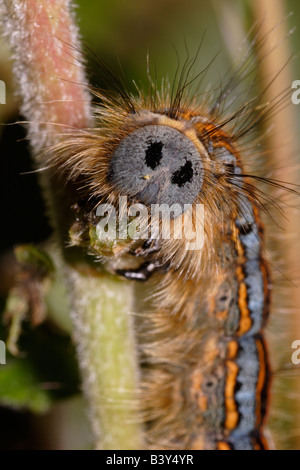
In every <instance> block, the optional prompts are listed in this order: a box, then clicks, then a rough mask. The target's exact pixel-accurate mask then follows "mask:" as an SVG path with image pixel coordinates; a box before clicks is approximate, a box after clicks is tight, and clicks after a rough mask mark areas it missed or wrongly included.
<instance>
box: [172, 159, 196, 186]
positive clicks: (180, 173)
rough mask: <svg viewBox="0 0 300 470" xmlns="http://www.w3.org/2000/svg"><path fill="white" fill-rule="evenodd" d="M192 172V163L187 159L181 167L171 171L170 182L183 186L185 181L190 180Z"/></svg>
mask: <svg viewBox="0 0 300 470" xmlns="http://www.w3.org/2000/svg"><path fill="white" fill-rule="evenodd" d="M193 173H194V172H193V167H192V164H191V162H190V160H188V161H187V162H186V163H185V164H184V165H183V166H182V167H180V168H179V170H177V171H175V172H174V173H173V176H172V178H171V183H172V184H177V186H179V187H180V188H181V186H183V185H184V184H185V183H188V182H190V181H192V179H193Z"/></svg>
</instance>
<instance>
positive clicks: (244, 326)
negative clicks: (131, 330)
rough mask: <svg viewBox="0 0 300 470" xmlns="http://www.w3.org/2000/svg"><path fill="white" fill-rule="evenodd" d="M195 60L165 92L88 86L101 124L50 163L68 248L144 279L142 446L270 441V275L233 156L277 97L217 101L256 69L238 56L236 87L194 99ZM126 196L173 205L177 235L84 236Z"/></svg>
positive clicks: (246, 177)
mask: <svg viewBox="0 0 300 470" xmlns="http://www.w3.org/2000/svg"><path fill="white" fill-rule="evenodd" d="M196 60H197V57H196V58H194V59H189V58H188V57H187V59H186V62H185V63H184V65H183V67H182V69H181V71H180V73H179V78H178V81H177V82H176V78H175V83H174V84H173V85H170V84H168V83H164V85H163V88H162V89H161V90H158V89H157V85H156V84H154V83H153V82H152V81H151V78H150V79H149V80H150V90H151V92H150V96H149V97H145V95H144V93H143V91H141V90H140V91H139V97H138V98H134V97H132V96H131V95H129V94H128V93H127V92H126V91H125V90H124V88H122V85H121V84H120V85H118V90H122V91H121V93H120V94H119V95H115V96H113V97H112V98H110V97H107V96H105V95H103V94H102V93H99V92H98V93H97V94H98V97H99V98H100V100H101V102H102V104H100V106H99V107H98V106H97V107H96V109H95V111H96V116H97V122H98V125H96V127H95V129H93V130H91V131H84V132H79V133H78V134H77V135H73V136H72V137H71V138H70V139H66V140H65V141H64V142H62V143H61V144H59V145H58V146H57V147H56V148H55V149H54V150H53V154H51V157H50V160H49V163H50V164H51V165H54V166H58V167H59V168H60V169H61V171H62V172H63V174H64V177H67V178H68V179H69V180H71V181H72V182H74V184H75V185H77V187H78V191H79V193H80V199H81V201H80V207H79V206H78V205H76V208H75V210H76V214H77V219H78V221H77V222H75V224H74V225H73V227H72V229H71V243H73V244H75V245H76V244H79V245H81V246H82V245H85V246H86V247H87V248H88V250H89V252H90V253H94V254H95V255H96V256H98V257H100V259H101V260H102V262H105V261H106V262H108V266H109V269H111V270H113V271H114V272H117V273H118V274H121V275H123V276H124V277H126V278H127V279H132V280H136V281H146V280H147V279H148V278H150V280H149V282H148V284H149V285H148V286H147V287H146V290H147V291H148V299H150V301H149V302H150V303H148V304H146V305H144V308H143V309H142V310H144V311H146V312H147V313H145V314H144V315H142V318H139V319H138V320H137V328H138V331H139V334H138V341H139V360H140V364H141V366H142V369H141V373H142V377H141V390H140V395H139V398H140V402H141V412H142V416H143V419H144V421H145V428H146V430H145V432H146V436H147V441H148V445H149V446H150V447H151V448H156V449H162V448H166V449H175V448H176V449H267V448H269V444H268V442H267V439H266V437H265V434H264V422H265V418H266V409H267V402H268V396H269V387H270V376H271V372H270V366H269V360H268V353H267V347H266V344H265V340H264V337H263V328H264V326H265V323H266V320H267V318H268V313H269V298H270V288H271V287H270V286H271V281H270V277H269V267H268V265H267V263H266V261H265V256H264V246H263V227H262V224H261V222H260V218H259V212H260V211H261V210H263V209H264V208H265V201H264V198H266V197H267V195H266V194H264V193H261V192H259V190H257V189H256V188H255V186H254V185H253V184H252V183H251V178H253V176H251V173H248V172H247V173H246V172H245V171H244V169H243V163H242V160H243V159H245V158H253V156H251V155H249V150H248V151H247V150H246V149H245V141H247V139H248V138H249V135H250V134H251V133H252V132H253V129H256V128H257V127H258V125H259V124H260V123H261V122H262V121H263V120H264V119H266V118H267V116H268V114H269V113H270V111H271V110H272V109H273V110H274V109H275V108H276V106H279V105H280V104H281V101H282V96H280V97H279V98H278V100H277V102H275V103H271V104H267V105H265V106H262V107H260V106H259V100H260V99H261V97H258V98H255V99H254V100H250V101H249V102H246V103H245V104H244V105H242V106H241V107H239V108H237V109H235V110H233V111H232V109H231V108H232V107H231V106H229V107H227V102H228V101H230V97H231V96H232V94H233V93H235V91H236V87H237V83H239V82H240V81H241V80H243V78H244V76H247V74H249V73H251V72H252V71H253V70H252V64H251V61H248V60H247V59H246V60H245V61H244V62H242V64H240V72H239V73H240V76H239V79H238V82H237V83H234V82H233V83H232V77H230V80H229V81H228V82H225V84H223V88H222V90H221V92H220V95H219V96H218V97H217V99H215V98H214V94H213V93H210V92H206V94H204V97H203V96H201V99H200V100H199V99H197V98H195V99H194V98H193V96H191V93H189V92H187V93H186V88H188V87H191V84H192V83H193V82H194V79H191V78H190V76H189V74H190V72H191V68H192V66H193V64H194V62H195V61H196ZM252 150H253V149H252ZM246 155H247V157H246ZM243 161H245V160H243ZM265 182H270V183H271V184H278V183H277V182H276V181H272V180H270V181H268V180H265ZM125 196H127V198H128V199H127V200H126V201H127V202H126V203H125V208H124V207H123V211H124V213H129V207H130V205H131V204H143V205H145V206H146V207H150V206H151V205H155V204H157V205H159V204H166V205H167V206H168V208H170V206H172V205H173V204H179V209H178V213H177V214H176V213H175V215H174V216H173V219H172V220H171V233H172V234H173V237H172V235H171V236H170V238H168V239H164V238H162V237H159V238H158V239H154V238H148V239H147V238H146V237H139V238H138V239H132V238H130V237H129V236H128V234H127V232H126V235H125V237H123V239H118V238H117V239H114V240H110V239H109V236H107V237H106V238H105V235H104V241H103V239H102V236H103V233H102V234H101V236H100V237H99V233H98V232H95V230H94V231H91V227H94V229H95V227H97V224H98V223H99V221H101V218H99V217H98V216H99V214H98V213H97V207H98V206H99V205H101V204H107V203H109V204H111V205H112V206H113V207H114V209H115V210H116V211H117V213H118V211H121V209H119V207H120V206H119V202H118V201H119V198H120V197H123V198H124V197H125ZM126 204H127V206H126ZM184 204H190V205H192V211H190V213H189V215H188V217H190V218H192V217H193V211H194V209H195V207H196V206H197V204H203V205H204V208H205V216H204V245H203V247H201V249H198V250H196V251H190V250H187V248H186V246H187V240H186V239H185V238H184V236H183V238H181V239H177V237H175V236H174V234H175V232H176V229H175V222H176V219H177V218H178V216H179V215H180V214H181V213H182V212H184V209H183V206H184ZM180 209H181V210H180ZM175 212H176V211H175ZM103 215H104V213H101V216H103ZM119 215H120V214H119ZM123 215H124V214H123ZM127 215H128V214H127ZM135 215H136V214H135ZM165 215H166V214H165V213H163V215H162V219H161V220H160V222H159V223H163V222H162V221H163V219H164V216H165ZM168 215H169V213H168ZM144 217H146V220H144V221H143V222H144V226H145V227H149V225H151V221H149V218H148V215H146V216H144ZM121 218H122V215H121ZM110 221H111V219H110V218H109V217H107V218H106V219H105V223H108V224H109V222H110ZM182 223H183V222H182ZM191 223H192V225H193V224H194V226H195V225H196V221H195V220H193V221H192V222H191ZM141 225H143V223H141ZM183 233H184V232H183ZM91 234H92V235H91ZM99 238H100V239H99ZM111 260H112V261H111ZM170 352H171V354H170Z"/></svg>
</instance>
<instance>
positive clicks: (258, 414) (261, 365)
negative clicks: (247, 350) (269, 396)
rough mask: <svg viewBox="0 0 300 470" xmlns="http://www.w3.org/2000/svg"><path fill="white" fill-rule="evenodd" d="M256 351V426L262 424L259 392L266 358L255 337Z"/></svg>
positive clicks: (260, 343) (263, 382)
mask: <svg viewBox="0 0 300 470" xmlns="http://www.w3.org/2000/svg"><path fill="white" fill-rule="evenodd" d="M255 343H256V347H257V351H258V360H259V372H258V377H257V385H256V410H255V414H256V426H257V427H259V426H260V425H261V424H262V415H261V392H262V390H263V387H264V384H265V380H266V358H265V350H264V347H263V344H262V342H261V340H259V339H257V340H256V341H255Z"/></svg>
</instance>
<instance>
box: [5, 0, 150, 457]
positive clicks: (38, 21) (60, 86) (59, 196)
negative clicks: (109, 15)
mask: <svg viewBox="0 0 300 470" xmlns="http://www.w3.org/2000/svg"><path fill="white" fill-rule="evenodd" d="M71 6H72V5H71V2H70V1H69V0H51V1H49V0H43V1H41V0H39V1H38V0H14V2H6V1H5V0H0V18H1V20H2V27H3V30H4V33H5V35H6V36H7V38H8V40H9V43H10V46H11V48H12V51H13V55H14V69H13V72H14V76H15V79H16V83H17V87H18V92H19V94H20V96H21V99H22V106H21V112H22V114H23V115H24V116H25V118H26V119H27V120H28V121H29V124H28V130H29V137H30V141H31V147H32V151H33V155H34V158H35V163H36V166H37V167H38V168H43V167H44V162H43V158H42V157H41V155H42V151H43V150H44V149H45V148H49V147H50V146H52V145H53V144H55V143H58V142H59V141H60V140H61V139H62V138H63V135H64V134H66V133H72V130H73V129H74V128H76V129H84V128H87V127H89V126H91V115H92V113H91V102H90V97H89V94H88V92H87V83H86V79H85V76H84V73H83V67H82V57H81V53H80V44H79V39H78V30H77V27H76V26H75V23H74V15H73V12H72V10H71ZM54 170H55V169H54ZM41 180H42V186H43V189H44V193H45V198H46V202H47V205H48V210H49V213H50V216H51V220H52V224H53V227H54V228H55V230H56V236H57V239H58V242H59V245H60V248H61V251H62V253H63V259H64V260H63V261H62V262H61V265H60V269H61V271H62V273H63V276H65V278H66V284H67V289H68V293H69V300H70V304H71V309H72V318H73V321H74V322H73V325H74V338H75V341H76V343H77V350H78V360H79V363H80V367H81V370H82V378H83V389H84V391H85V392H86V396H87V398H88V402H89V406H90V417H91V422H92V428H93V431H94V434H95V447H96V448H102V449H139V448H141V447H142V437H141V436H142V433H141V431H140V427H139V425H138V424H137V419H136V410H135V406H134V404H133V400H132V398H133V396H134V394H135V390H136V389H137V373H136V370H137V366H136V357H135V353H134V349H135V345H134V338H133V330H132V323H131V318H130V316H129V315H128V312H129V310H130V299H131V294H130V293H131V286H129V283H127V282H125V281H124V282H121V281H119V280H117V279H115V278H114V277H112V276H109V275H108V276H106V275H105V274H104V273H101V275H100V274H98V275H95V273H96V270H94V269H90V270H88V269H84V274H82V272H79V269H82V265H83V264H84V261H83V259H82V258H81V257H80V256H79V258H78V255H76V256H77V258H76V260H75V262H74V257H73V251H72V250H70V249H68V248H65V247H66V242H67V230H68V221H69V218H70V214H69V208H70V204H71V202H70V201H71V196H70V194H68V192H67V191H68V187H66V188H64V187H63V188H62V186H63V184H62V183H61V181H59V180H58V177H57V174H56V173H55V172H53V171H49V170H44V171H43V172H42V178H41ZM70 259H72V266H71V265H69V264H68V262H69V261H70ZM79 265H80V266H79Z"/></svg>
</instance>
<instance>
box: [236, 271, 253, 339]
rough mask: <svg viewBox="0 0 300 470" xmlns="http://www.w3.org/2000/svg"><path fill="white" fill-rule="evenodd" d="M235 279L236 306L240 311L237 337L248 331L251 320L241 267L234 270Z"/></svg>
mask: <svg viewBox="0 0 300 470" xmlns="http://www.w3.org/2000/svg"><path fill="white" fill-rule="evenodd" d="M236 277H237V280H238V283H239V291H238V305H239V310H240V321H239V329H238V331H237V335H239V336H241V335H243V334H245V333H247V331H249V330H250V328H251V326H252V319H251V316H250V310H249V308H248V297H247V286H246V284H245V283H244V282H242V281H243V279H244V278H245V275H244V273H243V269H242V266H238V267H237V268H236Z"/></svg>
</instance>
